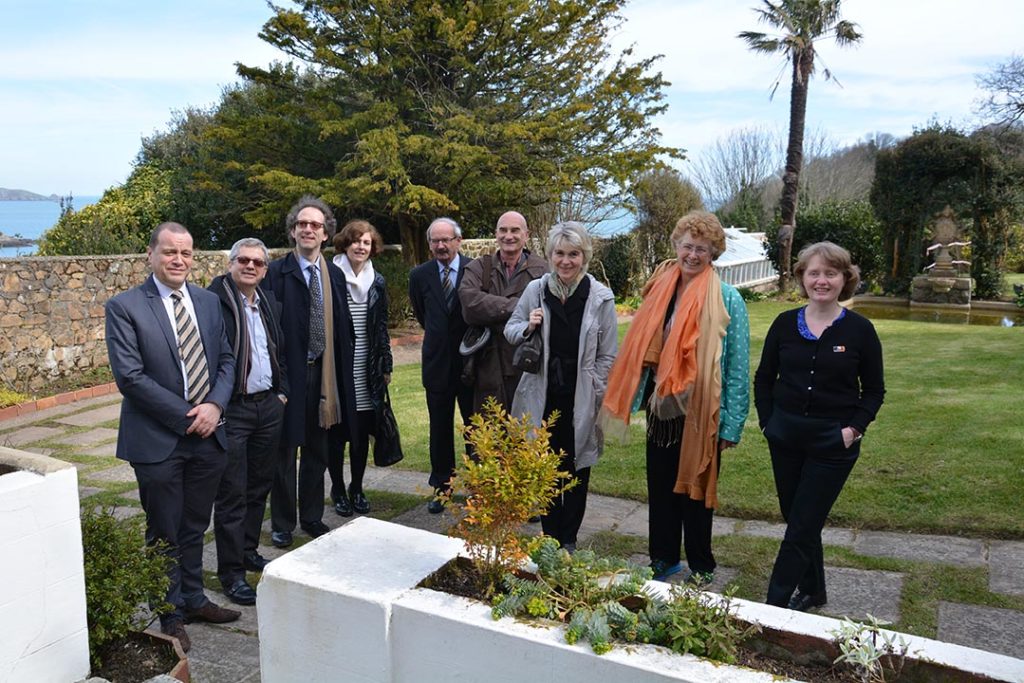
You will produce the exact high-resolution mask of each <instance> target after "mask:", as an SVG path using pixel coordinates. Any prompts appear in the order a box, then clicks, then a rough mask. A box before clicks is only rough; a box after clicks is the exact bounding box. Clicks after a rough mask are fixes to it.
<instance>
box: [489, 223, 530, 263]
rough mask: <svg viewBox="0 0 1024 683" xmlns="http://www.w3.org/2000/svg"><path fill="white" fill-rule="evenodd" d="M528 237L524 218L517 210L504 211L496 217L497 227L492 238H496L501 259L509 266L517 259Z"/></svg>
mask: <svg viewBox="0 0 1024 683" xmlns="http://www.w3.org/2000/svg"><path fill="white" fill-rule="evenodd" d="M528 237H529V234H528V233H527V229H526V219H525V218H523V214H521V213H519V212H518V211H506V212H505V213H503V214H501V218H499V219H498V227H497V229H496V230H495V231H494V238H495V239H496V240H498V250H499V251H500V252H501V259H502V261H504V262H505V263H506V264H507V265H509V266H510V267H511V266H512V264H514V263H516V262H517V261H518V260H519V257H520V256H522V254H523V249H524V248H525V247H526V239H527V238H528Z"/></svg>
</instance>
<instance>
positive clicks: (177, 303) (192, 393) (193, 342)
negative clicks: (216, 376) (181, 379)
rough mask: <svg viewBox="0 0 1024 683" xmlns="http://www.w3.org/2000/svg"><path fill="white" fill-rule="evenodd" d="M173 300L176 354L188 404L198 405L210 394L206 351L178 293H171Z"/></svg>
mask: <svg viewBox="0 0 1024 683" xmlns="http://www.w3.org/2000/svg"><path fill="white" fill-rule="evenodd" d="M171 298H172V299H174V324H175V326H176V327H177V328H178V353H179V354H181V362H182V363H184V365H185V377H186V379H187V380H188V402H189V403H191V404H192V405H194V406H195V405H199V404H200V403H202V402H203V399H205V398H206V395H207V394H208V393H209V392H210V370H209V368H208V367H207V365H206V351H205V349H203V340H202V338H201V337H200V336H199V328H198V327H196V323H195V321H194V320H192V316H191V315H189V314H188V309H187V308H185V302H184V301H183V298H184V297H183V295H182V293H181V292H180V291H174V292H171Z"/></svg>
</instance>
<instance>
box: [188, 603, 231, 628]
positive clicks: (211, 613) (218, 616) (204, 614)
mask: <svg viewBox="0 0 1024 683" xmlns="http://www.w3.org/2000/svg"><path fill="white" fill-rule="evenodd" d="M240 616H242V613H241V612H239V611H238V610H234V609H226V608H224V607H221V606H220V605H218V604H216V603H214V602H207V603H206V604H205V605H203V606H202V607H200V608H198V609H188V608H187V607H186V608H185V623H186V624H191V623H192V622H193V621H205V622H208V623H211V624H226V623H228V622H229V621H234V620H235V619H237V618H238V617H240Z"/></svg>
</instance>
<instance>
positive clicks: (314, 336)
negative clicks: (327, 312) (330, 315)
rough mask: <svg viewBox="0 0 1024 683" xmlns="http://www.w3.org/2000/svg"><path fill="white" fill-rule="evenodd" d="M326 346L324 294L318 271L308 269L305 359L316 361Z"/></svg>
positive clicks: (312, 267)
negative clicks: (306, 347) (307, 322)
mask: <svg viewBox="0 0 1024 683" xmlns="http://www.w3.org/2000/svg"><path fill="white" fill-rule="evenodd" d="M326 346H327V332H326V331H325V330H324V294H323V290H322V289H321V288H320V269H319V268H317V267H316V265H311V266H310V267H309V349H308V354H307V357H308V358H309V359H310V360H316V359H317V358H319V357H320V356H321V355H322V354H323V352H324V348H326Z"/></svg>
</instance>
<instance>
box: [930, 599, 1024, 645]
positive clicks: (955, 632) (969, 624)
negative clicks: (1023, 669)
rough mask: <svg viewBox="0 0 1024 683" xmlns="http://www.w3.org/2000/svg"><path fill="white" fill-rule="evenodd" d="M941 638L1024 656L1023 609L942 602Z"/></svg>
mask: <svg viewBox="0 0 1024 683" xmlns="http://www.w3.org/2000/svg"><path fill="white" fill-rule="evenodd" d="M938 639H939V640H944V641H946V642H948V643H956V644H957V645H966V646H967V647H976V648H978V649H979V650H987V651H988V652H996V653H998V654H1002V655H1007V656H1010V657H1016V658H1018V659H1024V612H1019V611H1017V610H1013V609H1001V608H998V607H982V606H980V605H964V604H961V603H956V602H940V603H939V627H938Z"/></svg>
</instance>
